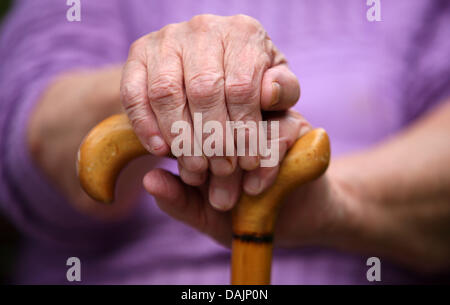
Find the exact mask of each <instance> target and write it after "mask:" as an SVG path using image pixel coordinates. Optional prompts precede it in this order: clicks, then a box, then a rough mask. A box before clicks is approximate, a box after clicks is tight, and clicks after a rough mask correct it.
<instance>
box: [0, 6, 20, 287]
mask: <svg viewBox="0 0 450 305" xmlns="http://www.w3.org/2000/svg"><path fill="white" fill-rule="evenodd" d="M11 3H12V0H1V1H0V23H1V22H2V21H3V18H4V17H5V15H6V13H7V12H8V10H9V8H10V7H11ZM0 26H1V24H0ZM18 244H19V233H18V232H17V231H16V230H15V228H14V227H13V226H12V225H11V224H10V223H9V222H8V221H7V220H6V218H5V217H3V215H1V214H0V284H4V283H6V282H7V279H8V276H9V273H10V271H11V267H12V265H13V264H14V256H15V253H16V252H17V248H18Z"/></svg>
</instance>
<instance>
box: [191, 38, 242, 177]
mask: <svg viewBox="0 0 450 305" xmlns="http://www.w3.org/2000/svg"><path fill="white" fill-rule="evenodd" d="M188 41H189V47H188V48H186V51H185V52H184V54H183V64H184V65H183V70H184V81H185V87H186V94H187V98H188V103H189V110H190V114H191V118H193V120H194V126H196V124H197V122H198V123H199V124H200V128H201V130H203V128H204V127H208V128H207V129H208V131H207V132H206V133H203V132H201V131H200V132H198V133H196V134H194V137H196V138H197V139H198V140H201V141H200V143H203V153H204V154H205V155H206V156H207V157H208V159H209V162H210V170H211V172H212V173H213V174H214V175H219V176H227V175H230V174H231V173H233V172H234V169H235V167H236V163H237V162H236V157H234V156H229V157H228V158H227V157H225V155H226V151H225V150H226V141H225V140H226V138H225V136H224V131H225V130H226V129H225V128H226V121H227V120H229V117H228V112H227V107H226V104H225V93H224V71H223V47H222V43H221V41H220V39H219V37H218V36H217V34H216V32H215V31H208V32H207V34H205V35H201V37H199V36H198V35H193V37H190V38H189V39H188ZM207 133H210V135H208V134H207ZM209 136H211V137H214V141H213V143H214V144H213V145H214V147H212V143H210V142H209V141H207V142H204V141H205V139H206V138H208V137H209ZM207 143H210V144H211V145H207V147H205V145H206V144H207ZM232 154H233V155H234V150H233V152H232Z"/></svg>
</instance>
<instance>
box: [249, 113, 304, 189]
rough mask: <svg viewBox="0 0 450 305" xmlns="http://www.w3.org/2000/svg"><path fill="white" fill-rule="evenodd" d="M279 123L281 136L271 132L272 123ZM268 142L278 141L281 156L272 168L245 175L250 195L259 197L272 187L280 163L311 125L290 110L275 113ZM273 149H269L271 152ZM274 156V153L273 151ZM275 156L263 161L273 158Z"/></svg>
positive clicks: (262, 168)
mask: <svg viewBox="0 0 450 305" xmlns="http://www.w3.org/2000/svg"><path fill="white" fill-rule="evenodd" d="M274 121H278V122H279V135H276V134H274V133H273V132H271V127H270V126H271V122H274ZM267 126H268V127H267V128H268V131H269V132H268V137H267V138H268V141H278V145H279V147H278V149H279V154H278V157H277V165H276V166H271V167H259V168H257V169H256V170H253V171H250V172H247V173H245V174H244V178H243V185H244V191H245V192H246V193H247V194H249V195H258V194H260V193H261V192H263V191H264V190H266V189H267V188H268V187H270V186H271V185H272V184H273V183H274V182H275V179H276V177H277V175H278V170H279V163H280V162H281V161H282V160H283V158H284V156H285V154H286V152H287V150H288V149H289V148H290V147H291V146H292V145H293V144H294V143H295V141H296V140H297V139H298V138H299V137H301V136H303V135H304V134H305V133H306V132H308V131H309V130H311V125H310V124H309V123H308V122H307V121H306V120H305V119H304V118H303V116H301V115H300V114H298V113H297V112H295V111H293V110H289V111H287V112H284V113H282V114H280V113H273V114H272V117H271V118H270V119H268V123H267ZM271 149H273V147H269V150H271ZM271 154H273V151H271ZM272 157H273V155H271V156H268V157H265V158H263V159H262V161H261V164H264V161H265V159H267V158H272Z"/></svg>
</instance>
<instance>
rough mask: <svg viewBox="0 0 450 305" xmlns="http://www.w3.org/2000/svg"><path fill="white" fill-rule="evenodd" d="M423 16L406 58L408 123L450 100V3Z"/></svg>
mask: <svg viewBox="0 0 450 305" xmlns="http://www.w3.org/2000/svg"><path fill="white" fill-rule="evenodd" d="M421 17H422V18H421V20H419V21H420V22H418V23H417V24H418V28H417V29H416V31H415V32H414V35H412V36H411V38H410V40H409V45H410V48H409V49H408V52H407V53H406V56H405V59H404V60H405V65H404V71H403V74H402V75H403V76H404V78H403V81H404V86H403V90H402V91H403V92H401V94H402V99H403V101H404V119H405V121H406V122H410V121H413V120H414V119H416V118H417V117H419V116H420V115H422V114H423V113H424V112H426V111H427V110H428V109H429V108H431V107H433V106H434V105H436V104H438V103H440V102H442V101H444V100H446V99H448V98H449V97H450V61H449V56H450V39H449V37H450V3H449V2H448V1H436V2H435V3H434V5H431V4H430V5H429V6H428V7H426V9H425V10H424V13H423V15H422V16H421Z"/></svg>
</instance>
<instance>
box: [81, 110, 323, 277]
mask: <svg viewBox="0 0 450 305" xmlns="http://www.w3.org/2000/svg"><path fill="white" fill-rule="evenodd" d="M147 153H148V152H147V150H146V149H145V148H144V147H143V146H142V145H141V143H140V141H139V140H138V138H137V136H136V135H135V133H134V131H133V129H132V127H131V125H130V124H129V122H128V118H127V117H126V115H124V114H121V115H114V116H112V117H110V118H108V119H106V120H104V121H103V122H101V123H100V124H98V125H97V126H96V127H94V128H93V129H92V130H91V131H90V133H89V134H88V135H87V136H86V138H85V139H84V141H83V143H82V144H81V146H80V149H79V151H78V161H77V169H78V176H79V179H80V182H81V185H82V187H83V189H84V190H85V191H86V192H87V193H88V194H89V195H90V196H91V197H92V198H94V199H96V200H98V201H102V202H108V203H109V202H112V201H113V200H114V187H115V182H116V178H117V176H118V174H119V172H120V170H121V169H122V168H123V167H124V166H125V165H126V164H127V163H128V162H129V161H131V160H132V159H134V158H136V157H138V156H141V155H144V154H147ZM329 160H330V143H329V140H328V135H327V133H326V132H325V130H323V129H321V128H318V129H314V130H311V131H310V132H308V133H307V134H305V135H304V136H302V137H301V138H299V139H298V140H297V141H296V142H295V144H294V145H293V146H292V147H291V149H290V150H289V151H288V153H287V154H286V157H285V158H284V160H283V161H282V163H281V166H280V171H279V173H278V176H277V178H276V180H275V183H274V184H273V185H272V186H271V187H270V188H269V189H267V190H266V191H265V192H263V193H262V194H260V195H258V196H249V195H246V194H243V195H242V196H241V198H240V199H239V202H238V203H237V204H236V206H235V208H234V209H233V211H232V226H233V244H232V255H231V283H232V284H255V285H256V284H270V270H271V265H272V247H273V244H272V242H273V232H274V228H275V222H276V218H277V215H278V211H279V208H280V206H281V202H282V201H283V198H284V197H285V196H286V195H287V194H288V193H289V192H290V191H292V190H293V189H295V188H297V187H299V186H300V185H302V184H305V183H307V182H309V181H311V180H314V179H316V178H318V177H319V176H320V175H322V174H323V173H324V172H325V170H326V169H327V167H328V163H329ZM299 200H301V198H299Z"/></svg>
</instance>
